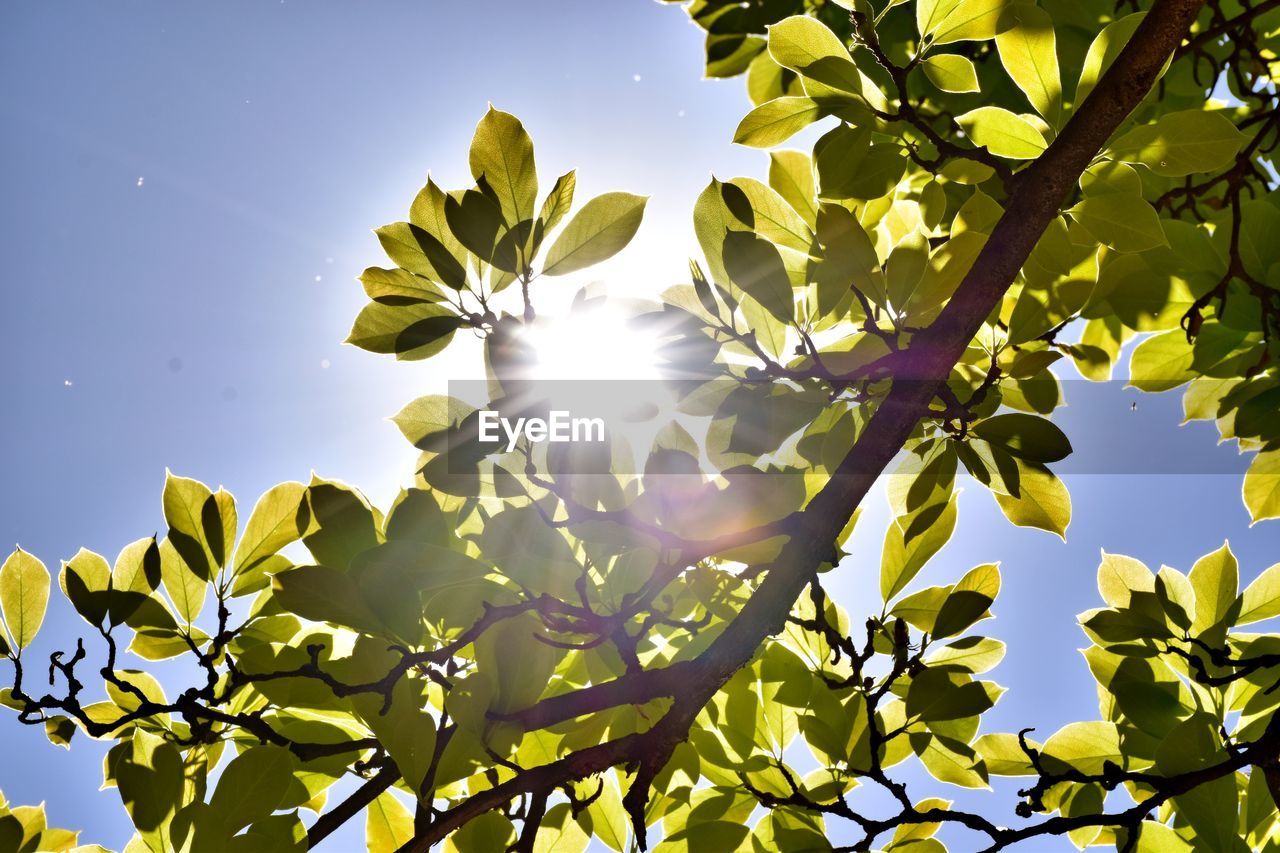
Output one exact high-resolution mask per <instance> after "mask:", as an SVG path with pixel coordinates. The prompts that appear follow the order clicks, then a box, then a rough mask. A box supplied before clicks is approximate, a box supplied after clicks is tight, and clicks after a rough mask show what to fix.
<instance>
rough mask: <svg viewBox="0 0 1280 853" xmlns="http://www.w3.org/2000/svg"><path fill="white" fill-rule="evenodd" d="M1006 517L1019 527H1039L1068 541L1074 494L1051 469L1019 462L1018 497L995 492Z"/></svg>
mask: <svg viewBox="0 0 1280 853" xmlns="http://www.w3.org/2000/svg"><path fill="white" fill-rule="evenodd" d="M992 494H994V495H995V499H996V503H998V504H999V505H1000V511H1001V512H1003V513H1004V514H1005V517H1006V518H1008V519H1009V520H1010V521H1012V522H1013V523H1014V524H1016V525H1017V526H1019V527H1037V528H1039V529H1041V530H1045V531H1048V532H1049V533H1056V534H1057V535H1058V536H1060V537H1062V539H1063V541H1066V538H1067V527H1068V525H1070V524H1071V495H1070V494H1069V493H1068V492H1067V487H1066V486H1065V485H1063V483H1062V481H1061V480H1059V479H1058V478H1057V477H1055V476H1054V475H1053V474H1052V473H1051V472H1050V471H1049V469H1048V468H1045V467H1044V466H1043V465H1040V464H1038V463H1035V462H1024V461H1022V460H1021V459H1019V460H1018V494H1017V495H1005V494H1001V493H1000V492H993V493H992Z"/></svg>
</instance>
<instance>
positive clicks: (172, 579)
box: [160, 539, 209, 625]
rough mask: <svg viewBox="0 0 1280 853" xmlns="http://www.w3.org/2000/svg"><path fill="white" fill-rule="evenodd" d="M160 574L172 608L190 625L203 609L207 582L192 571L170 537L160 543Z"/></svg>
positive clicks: (207, 587)
mask: <svg viewBox="0 0 1280 853" xmlns="http://www.w3.org/2000/svg"><path fill="white" fill-rule="evenodd" d="M160 575H161V577H162V578H163V579H164V590H165V592H167V593H169V600H170V601H172V602H173V608H174V610H176V611H177V613H178V615H179V616H181V617H182V619H183V621H185V622H186V623H187V624H188V625H190V624H191V623H192V622H194V621H195V620H196V617H197V616H199V615H200V611H201V610H203V609H204V601H205V597H206V595H207V593H208V591H209V582H208V581H207V580H205V579H204V578H202V577H200V576H199V575H197V574H196V573H195V572H194V571H192V569H191V566H190V564H189V563H187V561H186V560H184V559H183V558H182V556H181V555H179V554H178V550H177V548H175V547H174V544H173V541H172V540H170V539H166V540H164V542H162V543H161V544H160Z"/></svg>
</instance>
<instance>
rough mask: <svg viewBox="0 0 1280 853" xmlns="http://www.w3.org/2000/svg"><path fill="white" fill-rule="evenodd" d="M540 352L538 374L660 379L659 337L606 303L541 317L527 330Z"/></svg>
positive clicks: (597, 377) (537, 352)
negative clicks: (657, 356) (558, 314)
mask: <svg viewBox="0 0 1280 853" xmlns="http://www.w3.org/2000/svg"><path fill="white" fill-rule="evenodd" d="M524 336H525V340H526V341H527V342H528V343H529V344H530V346H532V347H533V350H534V352H535V353H536V354H537V367H536V368H535V374H536V376H537V378H538V379H544V380H546V379H571V380H576V379H657V378H658V376H659V374H658V369H657V359H656V356H655V352H654V348H655V346H656V341H655V340H654V338H653V337H651V336H650V335H648V334H646V333H645V332H644V330H643V329H640V328H637V327H636V325H635V324H634V323H632V322H630V321H629V315H628V314H627V312H626V310H625V308H624V307H623V306H618V305H615V304H611V303H604V304H602V305H599V306H597V307H592V308H585V309H579V310H576V311H573V312H571V313H569V314H567V315H560V316H557V317H545V318H544V317H540V318H538V319H537V320H536V321H534V323H533V325H532V326H530V327H529V328H528V329H526V330H525V332H524Z"/></svg>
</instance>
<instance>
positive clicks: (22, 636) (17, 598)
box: [0, 548, 51, 652]
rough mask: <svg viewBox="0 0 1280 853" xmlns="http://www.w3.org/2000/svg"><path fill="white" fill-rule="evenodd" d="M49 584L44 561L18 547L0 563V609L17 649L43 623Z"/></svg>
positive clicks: (31, 638) (27, 642)
mask: <svg viewBox="0 0 1280 853" xmlns="http://www.w3.org/2000/svg"><path fill="white" fill-rule="evenodd" d="M50 583H51V581H50V578H49V570H48V569H46V568H45V567H44V563H42V562H40V561H39V560H37V559H36V558H35V557H33V556H31V555H30V554H28V553H27V552H26V551H23V550H22V549H21V548H17V549H14V551H13V553H12V554H10V555H9V557H8V559H6V560H5V561H4V565H2V566H0V612H3V614H4V624H5V627H6V628H8V630H9V639H10V640H11V641H12V645H13V647H14V648H15V649H16V650H17V651H19V652H21V651H22V650H23V649H24V648H26V647H27V646H28V645H30V644H31V641H32V640H33V639H35V636H36V632H37V631H39V630H40V624H41V623H42V622H44V613H45V608H46V607H47V606H48V604H49V586H50Z"/></svg>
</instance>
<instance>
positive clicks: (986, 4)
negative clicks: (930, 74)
mask: <svg viewBox="0 0 1280 853" xmlns="http://www.w3.org/2000/svg"><path fill="white" fill-rule="evenodd" d="M1008 5H1009V0H919V2H917V3H916V26H917V27H919V29H920V35H921V36H924V37H926V38H928V39H929V40H930V43H931V44H950V43H952V42H957V41H985V40H986V39H989V38H992V37H994V36H995V34H996V33H997V32H999V30H1000V17H1001V14H1002V13H1003V12H1004V9H1005V7H1006V6H1008Z"/></svg>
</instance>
